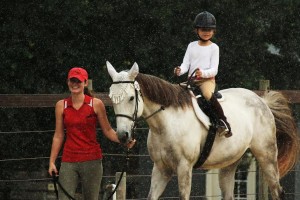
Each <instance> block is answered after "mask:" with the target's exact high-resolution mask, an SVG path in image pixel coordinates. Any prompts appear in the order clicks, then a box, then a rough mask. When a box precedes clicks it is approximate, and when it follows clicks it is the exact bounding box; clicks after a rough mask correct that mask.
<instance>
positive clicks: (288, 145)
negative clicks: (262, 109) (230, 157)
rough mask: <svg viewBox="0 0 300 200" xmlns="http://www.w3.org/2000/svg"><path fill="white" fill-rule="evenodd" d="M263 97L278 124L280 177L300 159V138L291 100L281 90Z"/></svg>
mask: <svg viewBox="0 0 300 200" xmlns="http://www.w3.org/2000/svg"><path fill="white" fill-rule="evenodd" d="M263 99H264V100H265V102H266V103H267V105H268V106H269V108H270V109H271V111H272V113H273V115H274V117H275V124H276V137H277V148H278V156H277V159H278V168H279V174H280V177H283V176H284V175H286V174H287V172H288V171H289V170H291V169H292V168H293V167H294V166H295V164H296V163H297V161H298V159H299V152H300V151H299V146H300V139H299V135H298V131H297V126H296V123H295V120H294V118H293V115H292V111H291V109H290V107H289V101H288V100H287V99H286V98H285V97H284V96H283V94H282V93H280V92H275V91H270V92H268V93H266V94H265V95H264V96H263Z"/></svg>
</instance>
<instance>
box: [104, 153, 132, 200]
mask: <svg viewBox="0 0 300 200" xmlns="http://www.w3.org/2000/svg"><path fill="white" fill-rule="evenodd" d="M129 151H130V150H129V149H127V151H126V157H125V165H124V167H123V170H122V172H121V175H120V178H119V180H118V183H117V185H116V187H115V189H114V190H113V191H112V193H111V194H110V195H109V197H108V198H107V200H109V199H111V198H112V196H113V195H114V194H115V192H116V191H117V189H118V187H119V185H120V183H121V180H122V178H123V174H124V172H125V171H126V169H127V166H128V163H129Z"/></svg>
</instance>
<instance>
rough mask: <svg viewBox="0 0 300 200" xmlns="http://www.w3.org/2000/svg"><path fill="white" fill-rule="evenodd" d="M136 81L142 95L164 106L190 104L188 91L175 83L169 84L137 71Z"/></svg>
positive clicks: (184, 105)
mask: <svg viewBox="0 0 300 200" xmlns="http://www.w3.org/2000/svg"><path fill="white" fill-rule="evenodd" d="M136 81H137V82H138V83H139V85H140V87H141V92H142V95H143V97H146V98H147V99H149V100H150V101H152V102H154V103H157V104H160V105H163V106H165V107H168V106H174V107H182V108H184V107H186V106H191V105H192V100H191V96H190V94H189V92H188V91H187V90H185V89H184V88H182V87H180V86H179V85H176V84H171V83H169V82H167V81H165V80H163V79H160V78H158V77H155V76H152V75H148V74H142V73H139V74H138V75H137V77H136Z"/></svg>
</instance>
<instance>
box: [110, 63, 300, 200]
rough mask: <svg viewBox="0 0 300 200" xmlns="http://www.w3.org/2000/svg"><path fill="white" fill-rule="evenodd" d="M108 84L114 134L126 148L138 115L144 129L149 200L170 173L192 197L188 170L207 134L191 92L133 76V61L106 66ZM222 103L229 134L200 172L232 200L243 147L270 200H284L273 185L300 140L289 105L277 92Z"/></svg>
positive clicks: (245, 93)
mask: <svg viewBox="0 0 300 200" xmlns="http://www.w3.org/2000/svg"><path fill="white" fill-rule="evenodd" d="M107 68H108V72H109V74H110V76H111V78H112V80H113V84H112V86H111V87H110V93H109V96H110V98H111V100H112V102H113V107H114V111H115V114H116V117H117V119H116V120H117V121H116V123H117V134H118V137H119V139H120V141H122V142H124V143H126V142H128V141H130V140H131V139H132V134H133V129H134V127H135V124H136V120H137V118H139V117H143V118H145V120H146V121H147V123H148V125H149V134H148V141H147V147H148V151H149V154H150V157H151V159H152V161H153V162H154V166H153V171H152V176H151V188H150V191H149V195H148V199H151V200H153V199H158V198H159V197H160V196H161V194H162V193H163V191H164V190H165V187H166V185H167V183H168V182H169V181H170V179H171V177H172V175H173V174H177V176H178V187H179V193H180V199H184V200H187V199H189V197H190V192H191V179H192V169H193V166H194V164H195V163H196V162H197V160H198V158H199V155H200V153H201V151H202V149H203V146H204V144H205V140H206V137H207V134H208V131H207V127H205V126H204V125H203V123H201V122H200V121H199V119H198V118H197V117H196V114H195V111H194V109H193V106H192V101H191V96H190V95H189V92H188V91H186V90H185V89H183V88H182V87H180V86H179V85H176V84H171V83H168V82H167V81H164V80H162V79H159V78H157V77H155V76H151V75H146V74H141V73H139V69H138V65H137V64H136V63H135V64H134V65H133V66H132V68H131V69H130V70H129V71H122V72H120V73H118V72H117V71H116V70H115V69H114V67H113V66H112V65H111V64H110V63H109V62H107ZM220 93H221V94H222V95H223V96H224V97H225V101H223V102H221V104H222V107H223V109H224V112H225V115H226V116H227V119H228V121H229V123H230V124H231V128H232V133H233V136H232V137H230V138H225V136H220V135H217V136H216V138H215V141H214V144H213V147H212V149H211V152H210V155H209V156H208V158H207V160H206V161H205V162H204V164H203V165H202V166H201V168H203V169H212V168H219V169H220V173H219V183H220V189H221V191H222V196H223V199H225V200H232V199H234V193H233V192H234V174H235V171H236V168H237V165H238V161H239V160H240V159H241V157H242V156H243V154H244V153H245V151H246V150H247V149H250V150H251V152H252V154H253V155H254V156H255V158H256V159H257V161H258V162H259V165H260V167H261V169H262V171H263V172H264V177H265V179H266V181H267V183H268V186H269V189H270V191H271V195H272V197H273V199H276V200H278V199H283V198H284V192H283V189H282V187H281V186H280V183H279V179H280V177H282V176H284V175H285V174H286V173H287V172H288V171H289V170H290V169H291V168H292V167H294V165H295V163H296V162H297V160H298V155H299V154H298V153H299V136H298V133H297V128H296V125H295V122H294V119H293V117H292V115H291V111H290V109H289V105H288V102H287V100H286V99H285V98H284V97H283V95H282V94H281V93H279V92H274V91H272V92H269V93H267V94H265V96H264V97H262V98H261V97H259V96H258V95H256V94H255V93H254V92H252V91H250V90H247V89H242V88H231V89H226V90H221V91H220Z"/></svg>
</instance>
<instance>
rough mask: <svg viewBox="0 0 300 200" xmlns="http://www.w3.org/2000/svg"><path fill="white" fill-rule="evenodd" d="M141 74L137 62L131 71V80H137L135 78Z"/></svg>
mask: <svg viewBox="0 0 300 200" xmlns="http://www.w3.org/2000/svg"><path fill="white" fill-rule="evenodd" d="M138 73H139V66H138V64H137V63H136V62H135V63H134V64H133V65H132V67H131V69H130V70H129V72H128V74H129V76H130V77H131V78H133V79H135V77H136V76H137V75H138Z"/></svg>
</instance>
